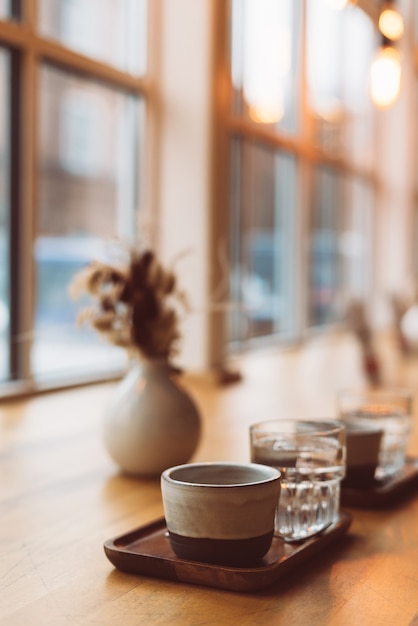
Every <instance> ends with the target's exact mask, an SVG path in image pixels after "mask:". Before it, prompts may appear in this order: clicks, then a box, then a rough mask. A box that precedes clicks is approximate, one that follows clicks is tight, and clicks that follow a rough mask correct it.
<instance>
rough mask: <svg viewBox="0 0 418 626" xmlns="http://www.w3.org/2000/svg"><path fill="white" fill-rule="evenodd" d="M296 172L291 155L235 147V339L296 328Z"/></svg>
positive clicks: (232, 322)
mask: <svg viewBox="0 0 418 626" xmlns="http://www.w3.org/2000/svg"><path fill="white" fill-rule="evenodd" d="M295 170H296V168H295V162H294V160H293V159H292V158H291V157H289V156H286V155H284V154H280V153H276V152H274V151H272V150H267V149H263V148H260V147H258V146H255V145H252V144H250V143H246V142H244V143H242V144H240V143H238V142H237V143H235V144H234V147H233V171H234V180H233V189H234V193H235V196H234V198H233V207H234V213H233V219H232V228H231V232H232V233H233V239H232V242H231V243H232V249H231V255H232V266H233V271H232V275H231V281H232V283H231V289H232V298H233V302H234V303H235V304H236V305H237V308H236V310H235V311H233V312H232V314H231V318H230V332H229V337H230V340H231V341H238V342H239V341H244V340H246V339H251V338H255V337H263V336H268V335H271V334H275V333H281V334H290V333H292V331H293V330H294V329H293V328H292V320H293V318H294V316H293V315H292V311H293V296H294V294H293V291H292V281H291V276H292V275H293V274H294V265H293V263H294V261H293V257H294V249H295V248H294V245H293V242H294V234H293V230H294V224H293V215H294V207H295V176H296V171H295Z"/></svg>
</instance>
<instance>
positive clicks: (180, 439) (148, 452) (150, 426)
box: [104, 360, 201, 476]
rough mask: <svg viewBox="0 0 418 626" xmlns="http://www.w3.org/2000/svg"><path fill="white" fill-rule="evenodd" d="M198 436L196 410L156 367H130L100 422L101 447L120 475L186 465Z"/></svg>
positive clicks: (185, 394)
mask: <svg viewBox="0 0 418 626" xmlns="http://www.w3.org/2000/svg"><path fill="white" fill-rule="evenodd" d="M200 430H201V418H200V413H199V410H198V408H197V406H196V404H195V403H194V401H193V400H192V398H191V397H190V395H189V393H188V392H187V391H186V390H185V389H183V388H182V386H181V385H180V384H179V382H177V381H176V380H175V378H174V377H173V376H172V375H171V371H170V368H169V366H168V365H167V364H166V363H165V362H161V361H153V360H144V361H142V362H140V363H137V364H134V365H133V367H132V368H131V370H130V371H129V372H128V374H127V375H126V377H125V378H124V379H123V380H122V381H121V382H120V383H119V385H118V387H117V389H116V393H115V395H114V397H113V399H112V401H111V404H110V405H109V406H108V408H107V411H106V413H105V418H104V442H105V446H106V448H107V451H108V453H109V454H110V456H111V457H112V459H113V460H114V461H115V462H116V463H117V465H118V466H119V467H120V469H121V470H122V471H124V472H127V473H129V474H137V475H144V476H158V475H160V474H161V472H162V471H163V470H165V469H167V468H168V467H172V466H174V465H179V464H182V463H187V462H188V461H189V460H190V458H191V457H192V456H193V453H194V452H195V450H196V448H197V446H198V443H199V438H200Z"/></svg>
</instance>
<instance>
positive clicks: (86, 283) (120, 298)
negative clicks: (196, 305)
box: [69, 249, 188, 362]
mask: <svg viewBox="0 0 418 626" xmlns="http://www.w3.org/2000/svg"><path fill="white" fill-rule="evenodd" d="M69 290H70V294H71V295H72V296H73V297H75V298H77V297H80V295H82V294H83V293H86V294H89V295H90V296H92V297H93V298H94V299H95V300H96V306H91V307H88V308H85V309H83V310H82V311H81V313H80V315H79V317H78V322H79V323H80V324H82V323H85V322H88V323H90V325H91V326H92V328H94V329H96V330H97V331H98V332H99V333H101V334H103V335H104V336H105V338H106V339H107V340H108V341H109V342H110V343H112V344H114V345H116V346H121V347H123V348H126V349H127V350H128V351H129V353H130V354H131V355H134V354H135V353H136V354H137V355H139V356H140V357H142V358H152V359H163V360H166V361H167V362H169V361H170V360H171V359H172V357H173V356H175V355H176V354H177V352H178V343H179V339H180V332H179V321H180V317H179V313H180V308H182V309H183V310H187V309H188V304H187V299H186V296H185V294H184V292H183V291H181V290H179V289H178V287H177V278H176V276H175V274H174V273H173V271H171V270H168V269H166V268H164V267H163V265H162V264H161V263H160V262H159V260H158V259H157V257H156V255H155V253H154V252H153V251H151V250H149V249H147V250H144V251H138V250H135V249H130V250H128V251H127V258H125V260H124V264H123V265H122V266H119V265H117V264H115V265H108V264H106V263H102V262H99V261H94V262H92V263H90V264H89V265H88V266H86V267H85V268H83V269H82V270H80V271H79V272H78V273H77V274H76V275H75V276H74V278H73V280H72V282H71V284H70V287H69Z"/></svg>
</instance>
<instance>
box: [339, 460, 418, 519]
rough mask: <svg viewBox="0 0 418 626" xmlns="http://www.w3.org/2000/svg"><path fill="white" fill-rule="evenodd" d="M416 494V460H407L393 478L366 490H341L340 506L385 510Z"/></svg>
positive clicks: (417, 473) (417, 485)
mask: <svg viewBox="0 0 418 626" xmlns="http://www.w3.org/2000/svg"><path fill="white" fill-rule="evenodd" d="M417 492H418V459H413V458H408V459H407V460H406V463H405V466H404V468H403V469H402V471H401V472H400V473H399V474H398V475H397V476H394V477H393V478H389V479H388V480H386V481H384V482H383V481H382V482H381V483H379V482H378V481H376V485H375V486H372V487H370V488H367V489H358V488H354V487H344V485H342V488H341V504H342V505H343V506H349V507H354V508H361V509H385V508H390V507H392V506H394V505H396V504H398V503H399V502H400V501H401V500H404V499H406V498H408V497H411V496H413V495H415V494H416V493H417Z"/></svg>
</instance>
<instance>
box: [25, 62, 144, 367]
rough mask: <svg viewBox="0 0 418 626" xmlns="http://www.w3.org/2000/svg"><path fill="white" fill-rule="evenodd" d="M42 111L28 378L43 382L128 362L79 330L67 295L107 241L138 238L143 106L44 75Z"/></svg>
mask: <svg viewBox="0 0 418 626" xmlns="http://www.w3.org/2000/svg"><path fill="white" fill-rule="evenodd" d="M39 103H40V106H39V111H40V136H39V140H40V172H39V176H40V180H39V207H38V232H37V238H36V247H35V258H36V270H37V293H36V311H35V312H36V317H35V341H34V349H33V355H32V362H33V371H34V373H35V376H37V377H42V376H44V375H49V374H52V373H54V374H57V375H59V374H64V373H66V374H69V373H71V371H72V370H73V371H75V372H77V373H80V370H83V371H84V372H88V371H90V372H91V371H97V370H98V369H99V370H100V369H109V368H110V367H111V366H113V365H118V364H119V365H120V364H121V363H122V360H123V359H124V356H125V355H124V354H121V353H120V351H119V350H117V349H116V348H114V347H113V346H108V344H106V343H104V341H103V340H102V339H101V338H100V337H98V336H97V334H95V333H94V332H93V331H91V330H90V329H87V328H86V329H82V330H80V329H79V328H76V325H75V319H76V310H77V309H79V308H80V306H81V304H79V303H74V302H72V301H71V300H70V298H69V296H68V293H67V289H68V284H69V282H70V281H71V278H72V277H73V275H74V273H75V272H76V271H77V270H78V269H80V268H81V267H82V266H83V265H85V264H86V263H87V262H89V261H91V260H93V259H95V258H103V256H104V255H105V252H106V243H105V242H106V240H109V239H110V238H112V237H115V236H117V235H118V236H120V237H121V238H123V239H128V238H129V239H132V236H133V233H135V219H134V214H135V206H136V191H137V190H136V186H137V182H136V181H137V178H138V167H139V166H138V158H137V148H138V141H139V139H138V134H139V133H138V125H139V126H140V128H139V130H140V131H141V132H142V130H143V128H142V121H141V120H142V114H143V111H142V104H141V103H138V100H136V99H135V98H134V97H133V96H128V95H125V94H123V93H120V92H117V91H115V90H112V89H110V88H107V87H104V86H101V85H98V84H95V83H93V82H88V81H86V80H83V79H81V78H76V77H74V76H71V75H67V74H64V73H62V72H60V71H58V70H56V69H52V68H49V67H43V68H42V70H41V73H40V85H39ZM139 122H141V124H139ZM84 305H85V303H84Z"/></svg>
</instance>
